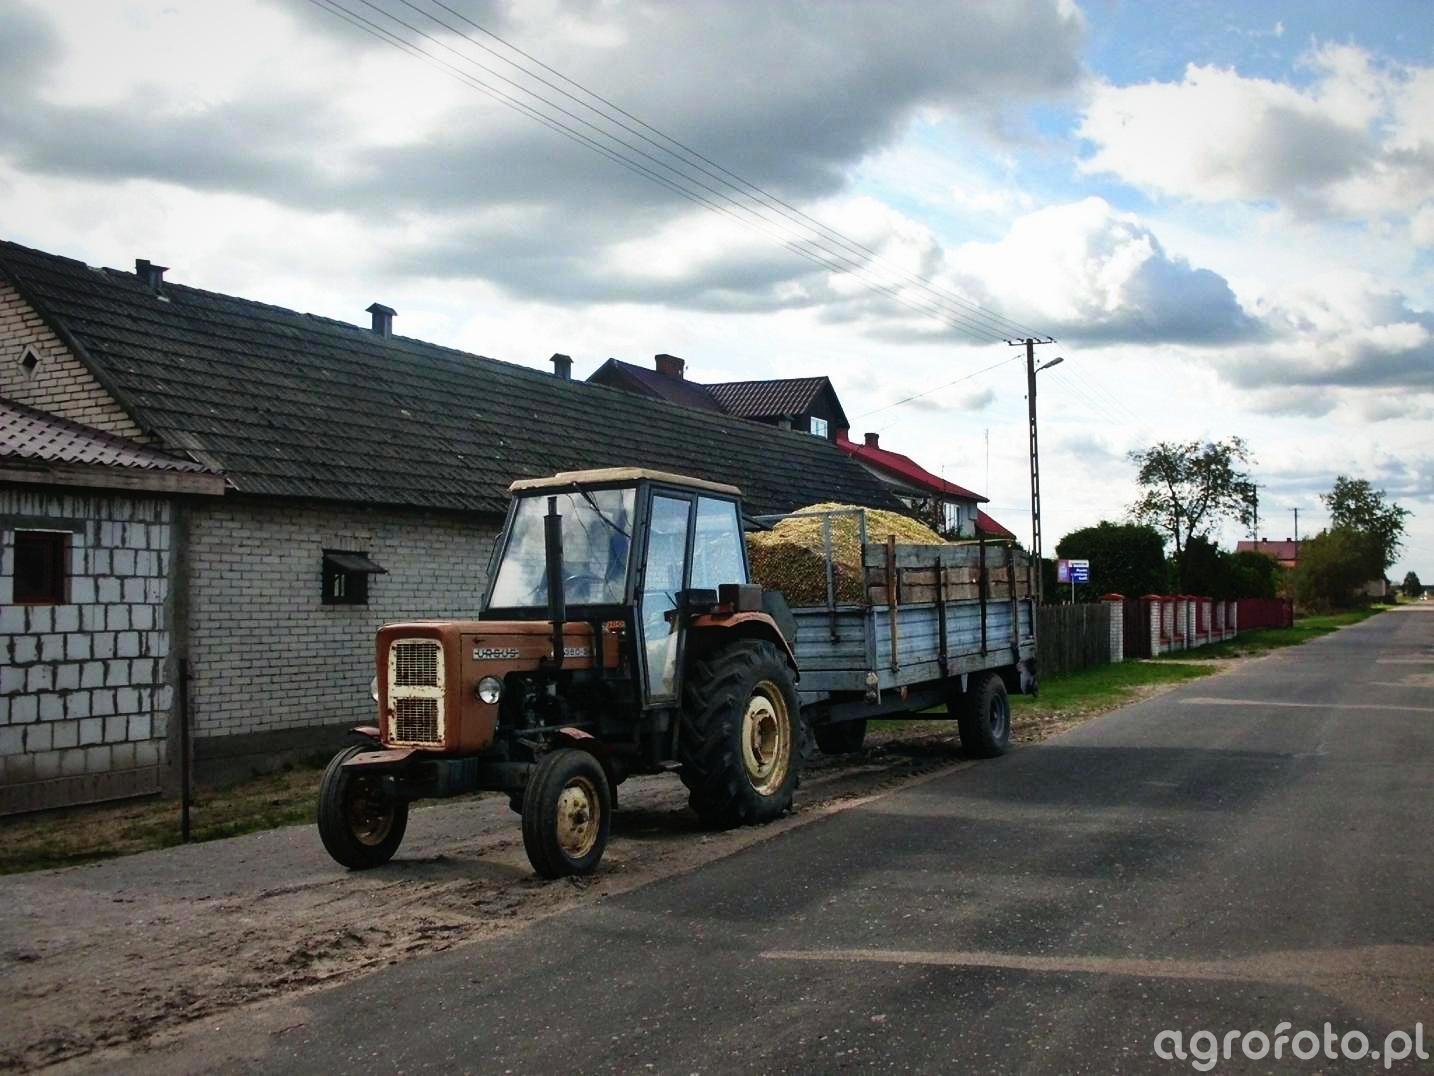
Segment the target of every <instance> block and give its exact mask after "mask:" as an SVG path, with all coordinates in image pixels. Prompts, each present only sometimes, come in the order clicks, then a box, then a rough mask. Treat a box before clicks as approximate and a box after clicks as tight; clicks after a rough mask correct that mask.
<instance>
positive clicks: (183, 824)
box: [179, 658, 193, 844]
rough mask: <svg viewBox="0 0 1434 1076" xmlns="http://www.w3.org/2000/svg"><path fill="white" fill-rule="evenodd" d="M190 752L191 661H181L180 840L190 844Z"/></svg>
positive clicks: (191, 783) (191, 792)
mask: <svg viewBox="0 0 1434 1076" xmlns="http://www.w3.org/2000/svg"><path fill="white" fill-rule="evenodd" d="M189 756H190V752H189V659H188V658H180V659H179V839H180V840H181V841H183V842H185V843H186V844H187V843H188V842H189V807H190V804H191V803H192V802H193V788H192V785H193V774H192V769H193V766H192V764H191V760H190V757H189Z"/></svg>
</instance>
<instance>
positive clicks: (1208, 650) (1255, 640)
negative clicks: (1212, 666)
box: [1156, 605, 1388, 662]
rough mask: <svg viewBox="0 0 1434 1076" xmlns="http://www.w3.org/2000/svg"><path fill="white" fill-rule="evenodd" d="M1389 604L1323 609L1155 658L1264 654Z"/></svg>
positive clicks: (1366, 616)
mask: <svg viewBox="0 0 1434 1076" xmlns="http://www.w3.org/2000/svg"><path fill="white" fill-rule="evenodd" d="M1386 608H1388V606H1384V605H1371V606H1367V607H1366V608H1363V609H1351V610H1349V611H1347V612H1343V613H1325V614H1322V615H1319V616H1302V617H1299V618H1298V619H1296V620H1295V625H1294V627H1292V628H1256V629H1254V630H1253V631H1245V632H1241V633H1240V634H1239V635H1237V636H1236V637H1235V638H1233V639H1226V640H1225V641H1224V642H1219V643H1210V644H1209V645H1207V646H1201V647H1196V648H1195V649H1194V650H1179V651H1176V652H1174V653H1171V654H1161V655H1160V657H1158V658H1157V659H1156V660H1157V661H1162V662H1163V661H1188V660H1189V659H1190V658H1191V657H1195V658H1201V659H1203V658H1217V659H1218V658H1242V657H1249V656H1251V655H1254V654H1264V653H1268V652H1269V651H1271V650H1279V649H1280V648H1281V647H1286V646H1298V645H1299V644H1300V643H1307V642H1309V641H1310V640H1311V639H1318V638H1319V637H1320V636H1321V635H1328V634H1330V633H1331V632H1335V631H1338V630H1339V629H1340V628H1345V627H1348V626H1349V625H1351V624H1358V623H1359V622H1360V621H1361V620H1368V619H1369V618H1370V617H1372V616H1373V615H1374V614H1375V613H1379V612H1383V611H1384V610H1385V609H1386Z"/></svg>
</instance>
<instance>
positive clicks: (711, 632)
mask: <svg viewBox="0 0 1434 1076" xmlns="http://www.w3.org/2000/svg"><path fill="white" fill-rule="evenodd" d="M704 637H705V638H707V639H710V640H711V641H712V643H713V644H714V645H715V644H716V643H718V642H725V641H726V640H727V639H730V638H734V637H735V638H739V639H766V640H767V641H768V642H772V643H775V644H776V645H777V646H778V648H780V649H781V651H782V653H783V654H785V655H786V656H787V664H788V665H790V666H791V667H792V672H794V673H800V672H801V670H800V669H799V668H798V667H797V655H796V654H795V653H794V652H793V651H792V644H791V643H789V642H788V641H787V637H786V636H785V635H783V634H782V632H781V629H780V628H778V627H777V622H776V621H775V620H774V619H773V618H772V616H771V615H770V614H769V613H757V612H750V613H726V614H722V613H703V614H702V615H700V616H695V617H693V618H692V621H691V623H690V624H689V625H688V637H687V645H688V652H689V653H692V652H693V650H694V649H696V647H694V646H693V644H694V643H699V642H700V640H702V639H703V638H704Z"/></svg>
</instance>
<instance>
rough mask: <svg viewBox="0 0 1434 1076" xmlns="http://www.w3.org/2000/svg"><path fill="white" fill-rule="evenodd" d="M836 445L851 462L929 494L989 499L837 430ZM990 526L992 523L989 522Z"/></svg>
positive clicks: (885, 450)
mask: <svg viewBox="0 0 1434 1076" xmlns="http://www.w3.org/2000/svg"><path fill="white" fill-rule="evenodd" d="M871 436H873V437H874V436H875V435H874V434H873V435H871ZM836 445H837V447H838V448H840V449H841V450H842V451H843V452H845V453H846V454H847V455H849V456H851V457H852V458H854V459H857V460H860V461H861V462H863V463H866V464H870V465H871V466H872V467H875V468H877V469H878V470H881V471H885V472H886V473H887V474H889V475H891V476H893V477H894V478H900V479H902V480H903V481H905V482H908V483H910V484H911V485H913V486H916V487H918V488H920V489H923V490H925V491H926V492H928V493H937V494H942V495H945V496H947V497H959V498H961V499H962V500H967V501H980V502H983V503H984V502H986V501H989V500H990V499H991V498H989V497H983V496H981V495H980V494H979V493H972V492H971V491H970V490H969V489H967V488H966V487H965V486H958V485H957V484H956V483H955V482H948V481H946V480H945V479H944V478H939V477H937V476H936V475H934V474H932V473H931V472H930V471H928V470H927V469H926V468H925V467H923V466H921V464H919V463H917V462H916V461H915V460H914V459H912V458H911V457H910V456H904V455H902V454H901V453H900V452H893V451H891V449H889V448H882V447H881V446H879V445H872V444H857V443H856V442H855V441H852V440H850V439H848V437H847V435H846V431H845V430H840V429H839V430H837V437H836ZM992 522H995V521H994V520H992ZM997 526H999V524H997Z"/></svg>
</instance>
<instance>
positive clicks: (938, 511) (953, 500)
mask: <svg viewBox="0 0 1434 1076" xmlns="http://www.w3.org/2000/svg"><path fill="white" fill-rule="evenodd" d="M836 444H837V447H838V448H840V449H841V450H842V451H843V452H845V453H846V454H847V455H849V456H851V457H852V459H854V460H856V461H857V463H859V464H861V465H862V466H863V467H865V468H866V469H867V470H868V471H870V472H871V473H872V475H873V476H875V477H876V478H877V479H879V480H880V481H882V482H883V483H885V484H886V486H887V487H888V488H889V489H890V490H891V492H892V493H893V494H894V495H895V496H896V497H897V498H898V499H899V500H900V501H901V502H902V503H903V504H905V505H906V506H907V508H908V509H910V510H911V512H912V514H913V515H915V516H917V518H919V519H922V520H924V521H925V522H926V523H927V524H928V525H929V526H931V527H932V528H933V529H935V530H937V531H939V532H940V533H941V534H944V535H946V536H947V537H951V538H977V537H985V538H996V539H1002V540H1006V539H1012V538H1015V535H1014V534H1012V533H1011V532H1010V531H1008V530H1007V529H1006V528H1005V527H1003V526H1001V524H999V523H997V522H996V521H995V520H994V519H992V518H991V517H990V516H988V515H987V514H986V513H985V512H984V511H983V510H982V509H981V505H983V504H985V503H986V502H987V501H988V500H989V498H987V497H983V496H981V494H979V493H973V492H972V491H971V490H969V489H967V488H966V487H965V486H959V485H957V484H956V483H955V482H948V481H946V479H944V478H941V477H940V476H939V475H934V474H932V473H931V472H930V471H928V470H926V468H924V467H922V466H921V465H920V464H919V463H917V462H916V461H915V460H913V459H912V458H911V457H910V456H907V455H903V454H902V453H900V452H893V451H892V450H891V449H889V448H882V447H881V442H880V437H879V435H877V434H875V433H868V434H867V435H866V436H865V437H864V438H863V439H862V441H861V443H859V444H858V443H857V442H854V441H852V440H851V439H850V438H849V437H848V436H847V430H846V429H845V428H844V427H843V428H840V429H838V430H837V436H836Z"/></svg>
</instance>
